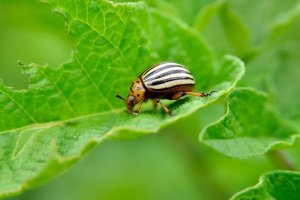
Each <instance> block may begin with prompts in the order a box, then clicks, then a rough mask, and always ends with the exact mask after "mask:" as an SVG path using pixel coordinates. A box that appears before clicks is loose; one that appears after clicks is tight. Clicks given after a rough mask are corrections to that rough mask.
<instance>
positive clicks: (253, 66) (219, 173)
mask: <svg viewBox="0 0 300 200" xmlns="http://www.w3.org/2000/svg"><path fill="white" fill-rule="evenodd" d="M122 2H127V1H126V0H125V1H124V0H123V1H122ZM145 2H146V3H147V5H149V6H151V7H153V9H158V10H160V12H162V13H163V14H164V15H169V16H172V17H174V19H176V20H181V21H184V22H185V23H186V25H187V26H190V27H193V29H194V30H193V31H194V32H195V33H197V34H199V35H201V36H203V38H204V39H205V41H206V43H207V44H208V45H209V46H210V49H211V50H212V52H213V57H216V58H221V57H223V56H224V54H233V55H236V56H238V57H240V58H241V59H242V60H243V61H244V62H245V63H246V67H247V69H246V75H245V77H244V79H243V80H242V82H241V83H240V86H251V87H254V88H256V89H258V90H263V91H264V92H266V94H267V95H268V98H269V99H270V104H266V107H267V108H268V106H270V107H272V115H273V113H276V115H278V116H280V119H276V120H275V122H278V124H284V125H286V126H287V127H293V129H297V130H298V133H299V129H300V125H299V122H300V101H299V99H300V88H299V87H300V84H299V78H298V77H300V68H299V67H297V66H298V63H299V58H300V55H299V49H300V33H299V30H300V27H299V26H300V6H299V5H300V4H299V3H298V1H296V0H287V1H278V0H270V1H258V0H242V1H240V0H228V1H212V0H211V1H209V0H203V1H197V0H178V1H177V0H174V1H166V0H146V1H145ZM72 49H73V48H72V38H70V37H69V36H67V35H66V31H65V27H64V21H63V19H62V17H61V16H59V15H53V14H52V13H51V9H50V8H49V7H48V6H46V5H43V4H40V3H37V2H36V1H33V0H26V1H18V0H10V1H0V78H1V79H2V80H3V81H4V83H5V85H7V86H13V87H15V88H17V89H19V88H26V87H27V78H26V76H24V75H21V68H20V67H19V66H18V65H17V61H18V60H21V61H22V62H25V63H30V62H35V63H37V64H42V65H43V64H45V63H47V64H49V65H50V66H59V65H60V64H61V63H64V62H66V61H68V60H69V59H70V57H71V50H72ZM141 67H143V66H141ZM218 103H219V104H215V105H212V106H210V107H208V108H205V109H202V110H200V111H198V112H196V113H194V114H192V115H190V116H188V117H186V118H184V119H182V120H181V121H180V123H177V124H174V125H172V126H170V127H166V128H164V129H163V130H162V131H160V132H162V133H160V134H158V135H154V136H153V135H151V136H145V137H142V138H139V139H136V140H130V141H109V142H106V143H104V144H102V145H100V146H99V147H97V148H96V149H95V150H94V151H92V152H91V153H90V154H89V155H88V156H86V157H85V158H84V159H83V160H82V161H80V162H79V163H78V164H77V165H75V166H74V167H73V168H71V169H70V170H69V171H67V172H66V173H64V174H63V175H61V176H60V177H58V178H56V179H55V180H53V181H52V182H50V183H48V184H47V185H44V186H42V187H40V188H37V189H33V190H29V191H25V192H24V193H22V194H21V195H20V196H17V197H12V198H8V199H20V200H21V199H24V200H25V199H26V200H27V199H28V200H35V199H36V200H37V199H45V200H47V199H58V200H59V199H61V200H63V199H64V200H67V199H74V200H77V199H78V200H80V199H91V200H93V199H111V200H113V199H208V200H209V199H211V200H214V199H216V200H217V199H228V198H230V197H231V196H232V195H233V194H234V193H236V192H238V191H240V190H243V189H244V188H246V187H248V186H251V185H255V184H256V183H257V181H258V179H259V176H260V175H261V174H263V173H265V172H269V171H272V170H276V169H287V168H288V166H286V165H281V164H282V163H279V164H278V160H276V159H275V160H274V157H273V156H270V154H269V153H266V154H263V155H259V156H255V157H250V158H247V159H243V160H239V159H232V158H228V157H226V156H224V155H223V154H220V153H218V152H217V151H214V150H212V149H211V148H210V147H207V146H206V145H202V144H201V143H200V144H199V142H198V141H197V140H198V135H199V132H200V131H201V129H203V127H205V126H207V125H209V124H211V123H213V122H215V121H216V120H218V119H219V118H220V117H222V115H223V114H224V113H225V110H226V109H224V108H223V107H226V106H224V105H225V103H224V101H222V100H219V102H218ZM247 103H248V104H247V105H249V109H251V106H252V104H253V105H254V106H255V105H256V104H255V103H257V100H255V99H254V100H253V99H248V102H247ZM274 108H275V109H274ZM258 111H259V110H257V112H258ZM248 112H251V111H248ZM240 114H241V115H242V114H243V112H242V113H240ZM244 114H245V115H246V117H245V118H246V119H245V120H246V121H247V120H248V119H247V117H248V116H247V112H245V113H244ZM253 115H260V113H259V112H258V113H251V115H250V116H251V121H250V122H251V123H254V124H252V125H253V126H252V128H253V130H268V129H269V128H270V129H271V128H273V125H274V124H273V123H274V121H268V122H267V123H266V124H269V125H267V126H266V125H265V123H263V121H260V123H258V124H260V125H259V126H258V125H257V124H255V120H257V119H256V118H255V116H253ZM233 119H234V118H233ZM249 119H250V118H249ZM258 119H261V116H259V117H258ZM268 120H270V119H268ZM277 120H278V121H277ZM233 121H234V120H233ZM252 121H254V122H252ZM219 122H220V121H219ZM243 122H245V121H243ZM231 123H232V122H231ZM235 123H238V122H235ZM229 124H230V123H229ZM270 124H271V125H270ZM276 124H277V123H276ZM276 124H275V125H276ZM212 125H216V124H215V123H213V124H212ZM217 125H219V124H217ZM271 126H272V127H271ZM285 131H286V130H285ZM283 132H284V131H283ZM287 132H289V131H287ZM214 133H221V132H214ZM293 133H294V132H293ZM263 134H264V133H263ZM266 134H270V135H271V134H272V132H268V133H266ZM288 134H290V132H289V133H288ZM216 136H217V137H219V136H220V135H216ZM255 139H258V140H259V139H260V138H255ZM218 142H219V141H218ZM276 142H277V140H276ZM283 147H284V146H282V145H281V146H279V148H280V149H281V148H283ZM216 149H218V148H216ZM227 150H228V149H227ZM251 151H254V152H255V151H256V149H251ZM251 151H249V152H251ZM280 151H281V152H282V155H283V156H284V159H287V160H288V161H287V162H290V163H291V165H292V168H293V170H296V171H297V170H300V160H299V153H300V143H299V141H297V142H296V143H295V144H294V145H293V146H292V147H290V148H288V149H287V150H284V149H283V150H280ZM249 152H247V153H249ZM0 153H1V151H0ZM221 153H222V151H221ZM271 153H272V152H271ZM225 154H226V153H225ZM231 156H232V155H231ZM279 159H282V157H281V158H279ZM281 161H282V160H281ZM279 162H280V160H279ZM276 172H278V171H276ZM274 173H275V172H274ZM270 174H271V175H270ZM270 174H267V175H264V176H263V178H262V179H263V180H265V179H267V180H268V183H269V182H270V181H269V179H268V178H265V177H271V178H272V176H273V175H274V174H273V172H271V173H270ZM295 174H296V173H295ZM280 175H282V176H283V177H284V176H285V175H286V174H282V173H281V172H279V175H278V176H280ZM274 176H275V177H277V174H276V173H275V175H274ZM286 176H287V177H289V176H290V174H287V175H286ZM291 176H292V177H294V175H293V174H292V175H291ZM297 176H298V174H297ZM295 177H296V176H295ZM289 179H290V178H289ZM295 183H296V184H297V182H295ZM276 184H277V182H275V181H274V184H273V185H272V181H271V184H270V185H268V184H266V185H263V186H264V187H267V188H272V187H276V186H278V185H276ZM280 184H282V183H281V182H279V185H280ZM292 184H293V183H292ZM280 187H281V185H280ZM281 188H284V186H283V187H281ZM250 189H253V188H250ZM258 190H259V191H263V192H257V190H255V189H253V190H250V192H254V194H256V195H257V194H258V195H260V196H259V197H260V198H261V199H268V198H269V197H270V196H266V195H269V193H268V194H266V193H264V192H265V191H267V189H265V188H263V189H258ZM288 192H289V193H291V192H293V191H288ZM297 192H299V194H300V191H298V190H296V192H295V191H294V193H291V194H297ZM277 194H279V197H278V196H276V195H275V196H273V197H274V198H275V197H277V199H284V198H283V197H282V196H280V195H281V194H284V192H283V193H281V191H278V193H277ZM242 195H245V197H250V199H251V197H253V194H251V193H249V194H242ZM259 197H258V198H259ZM293 198H294V199H300V196H298V195H296V196H294V197H293ZM237 199H238V198H237Z"/></svg>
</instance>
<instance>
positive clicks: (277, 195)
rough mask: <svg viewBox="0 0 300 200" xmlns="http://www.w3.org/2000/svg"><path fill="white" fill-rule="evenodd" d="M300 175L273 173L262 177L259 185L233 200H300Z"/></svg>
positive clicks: (241, 193)
mask: <svg viewBox="0 0 300 200" xmlns="http://www.w3.org/2000/svg"><path fill="white" fill-rule="evenodd" d="M299 191H300V173H299V172H291V171H273V172H268V173H266V174H264V175H262V176H261V178H260V180H259V183H258V184H257V185H255V186H253V187H249V188H247V189H245V190H243V191H241V192H239V193H237V194H235V195H234V196H233V197H232V198H231V200H239V199H242V200H247V199H295V200H297V199H300V194H299Z"/></svg>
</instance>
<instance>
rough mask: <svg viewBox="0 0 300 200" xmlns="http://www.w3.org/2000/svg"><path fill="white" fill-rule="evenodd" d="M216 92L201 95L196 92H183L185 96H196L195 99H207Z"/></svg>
mask: <svg viewBox="0 0 300 200" xmlns="http://www.w3.org/2000/svg"><path fill="white" fill-rule="evenodd" d="M214 92H217V91H215V90H213V91H211V92H210V93H207V94H205V93H204V92H201V93H197V92H184V93H185V94H189V95H192V96H196V97H208V96H210V95H212V93H214Z"/></svg>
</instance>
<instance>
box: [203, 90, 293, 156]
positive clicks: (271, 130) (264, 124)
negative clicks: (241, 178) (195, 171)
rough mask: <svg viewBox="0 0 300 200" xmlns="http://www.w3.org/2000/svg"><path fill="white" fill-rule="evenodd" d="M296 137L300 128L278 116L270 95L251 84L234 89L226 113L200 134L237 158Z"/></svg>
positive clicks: (264, 151) (218, 149)
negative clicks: (248, 86) (269, 98)
mask: <svg viewBox="0 0 300 200" xmlns="http://www.w3.org/2000/svg"><path fill="white" fill-rule="evenodd" d="M297 137H299V132H298V131H297V129H296V128H295V127H294V126H292V125H290V124H289V123H287V122H285V121H283V120H282V119H281V118H280V117H279V116H278V114H277V113H276V111H275V109H274V108H273V107H272V106H271V104H270V103H269V101H268V97H267V95H266V94H265V93H261V92H258V91H256V90H253V89H249V88H239V89H236V90H234V91H233V92H232V93H231V94H230V96H229V97H228V100H227V112H226V114H225V115H224V116H223V117H222V118H221V119H220V120H219V121H217V122H216V123H213V124H211V125H208V126H207V127H205V128H204V129H203V130H202V132H201V134H200V140H201V141H202V142H204V143H205V144H207V145H209V146H211V147H212V148H214V149H216V150H217V151H219V152H221V153H223V154H225V155H227V156H229V157H236V158H246V157H250V156H254V155H261V154H264V153H266V152H267V151H269V150H271V149H273V148H275V147H278V146H280V145H291V144H293V143H294V141H295V139H296V138H297Z"/></svg>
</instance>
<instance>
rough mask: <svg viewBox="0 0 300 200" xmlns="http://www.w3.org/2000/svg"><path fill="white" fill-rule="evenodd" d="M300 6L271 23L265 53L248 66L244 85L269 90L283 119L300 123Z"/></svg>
mask: <svg viewBox="0 0 300 200" xmlns="http://www.w3.org/2000/svg"><path fill="white" fill-rule="evenodd" d="M299 24H300V4H298V5H297V6H295V7H294V8H292V9H291V10H290V11H289V12H287V13H285V14H284V15H282V16H281V18H279V19H278V20H277V21H276V22H274V23H273V24H272V29H271V30H270V32H269V33H268V36H269V37H268V38H269V40H268V42H267V45H265V47H264V48H263V51H262V53H261V54H260V55H259V56H257V57H256V58H255V59H254V60H251V62H248V63H247V66H248V70H247V74H246V76H245V78H244V79H243V81H242V84H243V85H247V86H252V87H256V88H259V89H262V90H265V91H267V92H268V93H269V94H270V96H271V97H272V99H273V101H274V103H275V105H276V106H277V108H278V110H279V111H280V113H281V115H282V117H285V118H287V119H289V120H292V121H294V122H295V124H296V125H298V127H299V129H300V126H299V122H300V102H299V100H298V99H299V98H300V85H299V84H297V83H298V82H299V76H300V70H299V68H298V67H295V66H297V65H298V63H299V57H300V53H299V51H298V49H299V48H300V38H299V34H300V32H299V30H300V26H299Z"/></svg>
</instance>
